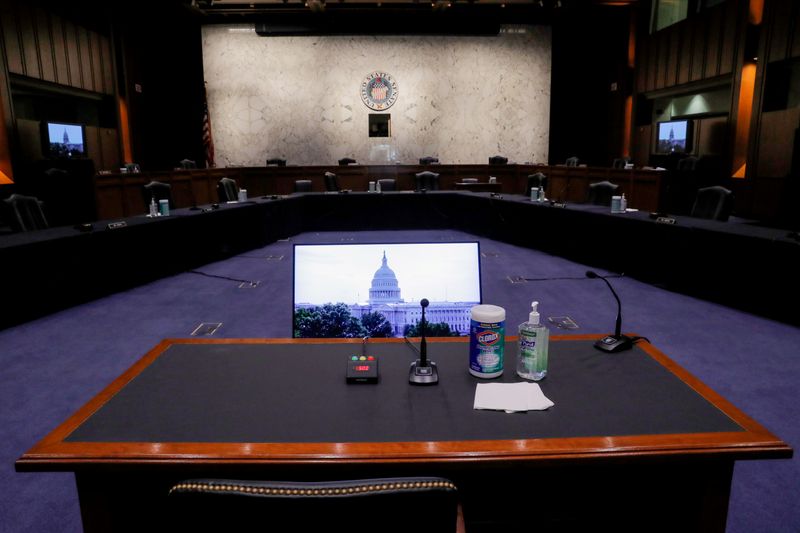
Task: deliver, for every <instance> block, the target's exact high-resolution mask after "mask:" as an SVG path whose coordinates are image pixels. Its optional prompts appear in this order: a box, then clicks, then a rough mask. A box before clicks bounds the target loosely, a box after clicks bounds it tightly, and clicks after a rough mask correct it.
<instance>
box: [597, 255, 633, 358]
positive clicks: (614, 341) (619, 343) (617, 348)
mask: <svg viewBox="0 0 800 533" xmlns="http://www.w3.org/2000/svg"><path fill="white" fill-rule="evenodd" d="M586 277H587V278H589V279H597V278H599V279H602V280H603V281H605V282H606V285H608V288H609V289H611V294H613V295H614V298H615V299H616V300H617V323H616V326H615V328H614V334H613V335H607V336H605V337H603V338H602V339H600V340H599V341H597V342H595V343H594V347H595V348H597V349H598V350H600V351H603V352H607V353H615V352H622V351H624V350H630V349H631V348H633V339H632V338H630V337H628V336H627V335H623V334H622V303H621V302H620V301H619V296H617V292H616V291H615V290H614V287H612V286H611V283H609V281H608V280H607V279H606V278H604V277H603V276H601V275H599V274H597V273H596V272H594V271H592V270H589V271H587V272H586Z"/></svg>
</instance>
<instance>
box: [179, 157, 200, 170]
mask: <svg viewBox="0 0 800 533" xmlns="http://www.w3.org/2000/svg"><path fill="white" fill-rule="evenodd" d="M179 162H180V164H181V168H183V169H190V168H197V163H195V162H194V161H192V160H191V159H181V160H180V161H179Z"/></svg>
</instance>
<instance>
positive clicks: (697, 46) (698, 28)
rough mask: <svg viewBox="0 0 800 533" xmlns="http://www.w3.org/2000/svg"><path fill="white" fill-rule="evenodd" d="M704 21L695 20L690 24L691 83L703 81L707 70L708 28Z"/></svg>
mask: <svg viewBox="0 0 800 533" xmlns="http://www.w3.org/2000/svg"><path fill="white" fill-rule="evenodd" d="M702 22H703V21H701V20H698V19H697V18H694V19H692V20H691V22H690V26H691V28H692V67H691V71H690V73H689V81H697V80H701V79H703V73H704V72H705V70H706V28H705V26H704V24H702Z"/></svg>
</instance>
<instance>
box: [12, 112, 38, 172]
mask: <svg viewBox="0 0 800 533" xmlns="http://www.w3.org/2000/svg"><path fill="white" fill-rule="evenodd" d="M16 127H17V139H18V141H19V145H18V146H17V151H16V154H15V155H16V156H18V157H19V160H20V161H37V160H39V159H42V157H44V155H43V154H42V134H41V131H40V129H39V121H38V120H28V119H24V118H18V119H17V121H16Z"/></svg>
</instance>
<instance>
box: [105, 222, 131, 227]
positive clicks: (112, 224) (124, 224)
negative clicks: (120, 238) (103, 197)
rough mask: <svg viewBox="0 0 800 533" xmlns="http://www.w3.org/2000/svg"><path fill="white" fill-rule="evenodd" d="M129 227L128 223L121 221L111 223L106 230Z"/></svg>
mask: <svg viewBox="0 0 800 533" xmlns="http://www.w3.org/2000/svg"><path fill="white" fill-rule="evenodd" d="M127 225H128V223H127V222H125V221H124V220H121V221H119V222H109V223H108V224H107V225H106V229H119V228H124V227H125V226H127Z"/></svg>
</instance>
